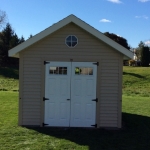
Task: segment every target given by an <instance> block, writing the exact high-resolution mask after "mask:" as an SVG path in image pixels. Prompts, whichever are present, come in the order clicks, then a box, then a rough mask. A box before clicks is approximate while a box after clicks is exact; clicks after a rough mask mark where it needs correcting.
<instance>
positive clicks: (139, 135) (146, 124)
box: [28, 113, 150, 150]
mask: <svg viewBox="0 0 150 150" xmlns="http://www.w3.org/2000/svg"><path fill="white" fill-rule="evenodd" d="M122 116H123V121H122V122H123V128H122V129H121V130H106V129H87V128H49V127H45V128H44V127H43V128H42V127H28V129H30V130H35V131H37V132H39V133H42V134H45V135H49V136H53V137H56V138H59V139H66V140H69V141H72V142H74V143H76V144H78V145H81V146H84V145H86V146H88V148H89V150H146V149H147V150H148V149H150V117H145V116H139V115H134V114H128V113H123V115H122Z"/></svg>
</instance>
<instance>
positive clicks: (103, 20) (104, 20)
mask: <svg viewBox="0 0 150 150" xmlns="http://www.w3.org/2000/svg"><path fill="white" fill-rule="evenodd" d="M100 22H111V21H110V20H107V19H101V20H100Z"/></svg>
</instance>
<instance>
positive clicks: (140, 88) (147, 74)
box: [123, 67, 150, 97]
mask: <svg viewBox="0 0 150 150" xmlns="http://www.w3.org/2000/svg"><path fill="white" fill-rule="evenodd" d="M123 94H124V95H128V96H130V95H132V96H135V95H136V96H137V95H138V96H142V97H150V67H124V68H123Z"/></svg>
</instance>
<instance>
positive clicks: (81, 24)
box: [8, 15, 133, 58]
mask: <svg viewBox="0 0 150 150" xmlns="http://www.w3.org/2000/svg"><path fill="white" fill-rule="evenodd" d="M71 22H72V23H74V24H76V25H77V26H79V27H81V28H83V29H84V30H85V31H87V32H89V33H90V34H92V35H93V36H95V37H97V38H98V39H100V40H101V41H103V42H104V43H106V44H108V45H109V46H111V47H113V48H114V49H115V50H117V51H118V52H120V53H122V54H123V55H124V57H126V58H133V53H132V52H131V51H129V50H128V49H126V48H124V47H123V46H121V45H120V44H118V43H116V42H115V41H113V40H111V39H110V38H108V37H107V36H105V35H104V34H103V33H101V32H100V31H98V30H96V29H95V28H93V27H92V26H90V25H89V24H87V23H85V22H84V21H82V20H81V19H79V18H77V17H76V16H74V15H69V16H68V17H66V18H64V19H62V20H61V21H59V22H58V23H55V24H53V25H52V26H50V27H49V28H47V29H45V30H43V31H42V32H40V33H39V34H36V35H35V36H33V37H32V38H30V39H28V40H27V41H25V42H23V43H21V44H20V45H18V46H16V47H14V48H12V49H10V50H9V52H8V55H9V56H10V57H19V52H21V51H22V50H24V49H25V48H27V47H29V46H31V45H32V44H34V43H36V42H38V41H39V40H41V39H43V38H45V37H46V36H48V35H50V34H52V33H53V32H55V31H57V30H58V29H60V28H62V27H64V26H65V25H67V24H69V23H71Z"/></svg>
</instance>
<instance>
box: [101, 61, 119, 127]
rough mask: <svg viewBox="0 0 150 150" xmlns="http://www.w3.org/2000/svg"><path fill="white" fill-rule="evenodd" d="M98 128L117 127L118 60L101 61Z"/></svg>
mask: <svg viewBox="0 0 150 150" xmlns="http://www.w3.org/2000/svg"><path fill="white" fill-rule="evenodd" d="M101 63H102V64H101V65H102V67H101V81H102V82H101V86H100V93H101V94H100V118H99V119H100V126H101V127H117V126H118V119H119V118H118V98H119V96H118V95H119V60H118V59H115V60H109V61H108V60H102V61H101Z"/></svg>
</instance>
